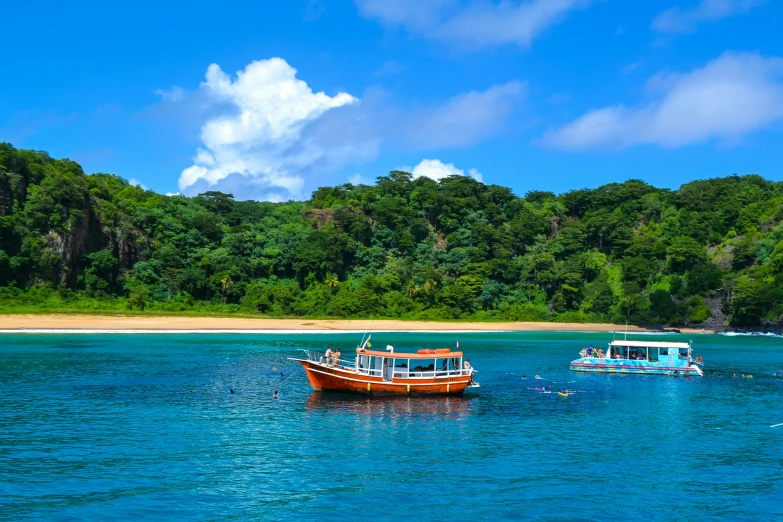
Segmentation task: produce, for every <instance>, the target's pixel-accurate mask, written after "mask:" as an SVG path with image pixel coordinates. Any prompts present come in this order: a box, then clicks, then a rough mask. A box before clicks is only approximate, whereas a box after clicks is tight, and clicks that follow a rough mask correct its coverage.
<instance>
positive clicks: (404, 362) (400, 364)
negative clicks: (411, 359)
mask: <svg viewBox="0 0 783 522" xmlns="http://www.w3.org/2000/svg"><path fill="white" fill-rule="evenodd" d="M394 367H395V368H407V367H408V359H396V360H395V361H394Z"/></svg>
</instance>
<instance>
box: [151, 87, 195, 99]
mask: <svg viewBox="0 0 783 522" xmlns="http://www.w3.org/2000/svg"><path fill="white" fill-rule="evenodd" d="M154 92H155V94H156V95H157V96H160V97H161V99H164V100H167V101H174V102H178V101H182V100H184V99H185V96H186V94H187V93H186V92H185V89H183V88H182V87H180V86H178V85H174V86H172V87H171V89H155V91H154Z"/></svg>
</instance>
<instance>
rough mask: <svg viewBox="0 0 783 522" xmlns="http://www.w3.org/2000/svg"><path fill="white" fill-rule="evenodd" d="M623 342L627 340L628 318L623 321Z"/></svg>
mask: <svg viewBox="0 0 783 522" xmlns="http://www.w3.org/2000/svg"><path fill="white" fill-rule="evenodd" d="M624 340H625V341H627V340H628V318H626V319H625V339H624Z"/></svg>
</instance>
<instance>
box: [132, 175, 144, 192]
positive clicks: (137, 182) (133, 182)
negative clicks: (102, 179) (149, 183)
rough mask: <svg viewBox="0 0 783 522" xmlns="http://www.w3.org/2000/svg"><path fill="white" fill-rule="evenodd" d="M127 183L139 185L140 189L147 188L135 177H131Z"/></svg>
mask: <svg viewBox="0 0 783 522" xmlns="http://www.w3.org/2000/svg"><path fill="white" fill-rule="evenodd" d="M128 183H129V184H131V185H133V186H134V187H139V188H140V189H142V190H147V187H145V186H144V185H143V184H142V183H141V182H140V181H139V180H137V179H136V178H131V179H129V180H128Z"/></svg>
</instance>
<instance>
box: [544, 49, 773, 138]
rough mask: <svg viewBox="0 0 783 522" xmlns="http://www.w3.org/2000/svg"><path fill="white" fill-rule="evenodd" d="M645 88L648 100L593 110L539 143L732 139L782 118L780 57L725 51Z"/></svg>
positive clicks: (649, 83)
mask: <svg viewBox="0 0 783 522" xmlns="http://www.w3.org/2000/svg"><path fill="white" fill-rule="evenodd" d="M648 89H649V90H650V91H652V92H653V93H654V95H655V98H656V99H654V100H653V101H651V102H649V103H647V104H646V105H641V106H638V107H627V106H625V105H614V106H611V107H604V108H602V109H594V110H591V111H589V112H587V113H586V114H585V115H584V116H582V117H580V118H578V119H576V120H574V121H572V122H571V123H568V124H567V125H565V126H563V127H562V128H560V129H557V130H551V131H549V132H547V133H546V134H545V135H544V138H543V142H544V143H545V144H547V145H550V146H553V147H557V148H563V149H571V150H583V149H601V148H604V149H605V148H614V149H618V148H624V147H629V146H633V145H641V144H655V145H661V146H666V147H679V146H684V145H690V144H694V143H703V142H706V141H709V140H714V139H717V140H723V141H726V142H734V141H736V140H738V139H740V138H742V137H743V136H745V135H746V134H749V133H751V132H754V131H757V130H760V129H762V128H764V127H766V126H768V125H769V124H771V123H772V122H775V121H777V120H781V119H783V60H781V59H779V58H766V57H763V56H760V55H759V54H757V53H726V54H724V55H722V56H720V57H718V58H717V59H715V60H713V61H711V62H709V63H708V64H707V65H705V66H704V67H702V68H700V69H696V70H694V71H692V72H690V73H687V74H660V75H657V76H655V77H653V78H652V79H651V80H650V81H649V82H648Z"/></svg>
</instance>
